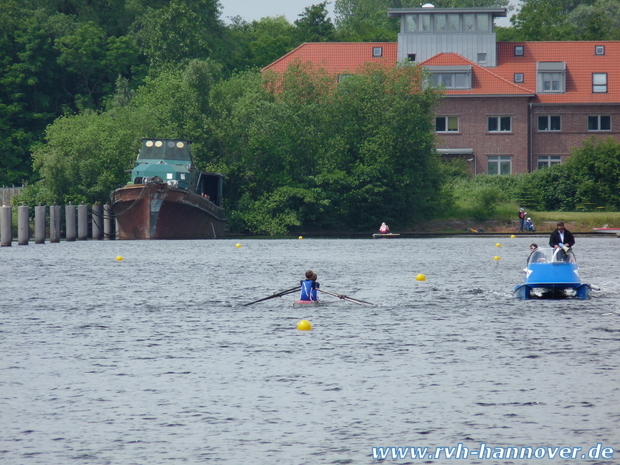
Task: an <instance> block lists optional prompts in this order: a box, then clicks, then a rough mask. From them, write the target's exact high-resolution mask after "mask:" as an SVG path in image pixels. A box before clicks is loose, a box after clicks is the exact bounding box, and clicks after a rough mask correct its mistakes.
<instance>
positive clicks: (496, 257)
mask: <svg viewBox="0 0 620 465" xmlns="http://www.w3.org/2000/svg"><path fill="white" fill-rule="evenodd" d="M493 260H501V258H499V257H498V256H497V255H496V256H495V257H493Z"/></svg>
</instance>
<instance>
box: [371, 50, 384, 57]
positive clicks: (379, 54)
mask: <svg viewBox="0 0 620 465" xmlns="http://www.w3.org/2000/svg"><path fill="white" fill-rule="evenodd" d="M372 56H373V58H380V57H382V56H383V47H373V48H372Z"/></svg>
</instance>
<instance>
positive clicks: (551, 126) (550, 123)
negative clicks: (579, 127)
mask: <svg viewBox="0 0 620 465" xmlns="http://www.w3.org/2000/svg"><path fill="white" fill-rule="evenodd" d="M561 121H562V119H561V118H560V117H559V116H539V117H538V130H539V131H561V130H562V127H561Z"/></svg>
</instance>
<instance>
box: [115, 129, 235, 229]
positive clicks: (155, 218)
mask: <svg viewBox="0 0 620 465" xmlns="http://www.w3.org/2000/svg"><path fill="white" fill-rule="evenodd" d="M190 145H191V142H190V141H187V140H182V139H142V147H141V149H140V152H139V154H138V158H137V160H136V162H135V165H134V168H133V170H132V171H131V180H130V181H129V183H128V184H127V185H125V186H123V187H121V188H119V189H116V190H115V191H113V192H112V193H111V194H110V200H111V202H110V208H111V211H112V214H113V216H114V218H115V220H116V238H117V239H214V238H217V237H220V236H222V235H223V234H224V229H225V226H226V215H225V210H224V207H223V203H222V190H223V176H222V175H220V174H216V173H207V172H204V171H200V170H198V169H196V168H195V167H194V165H193V161H192V157H191V153H190Z"/></svg>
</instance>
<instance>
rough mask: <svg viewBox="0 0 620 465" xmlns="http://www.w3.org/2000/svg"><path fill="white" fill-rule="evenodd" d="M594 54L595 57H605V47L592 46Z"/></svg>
mask: <svg viewBox="0 0 620 465" xmlns="http://www.w3.org/2000/svg"><path fill="white" fill-rule="evenodd" d="M594 54H595V55H605V46H604V45H595V46H594Z"/></svg>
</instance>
